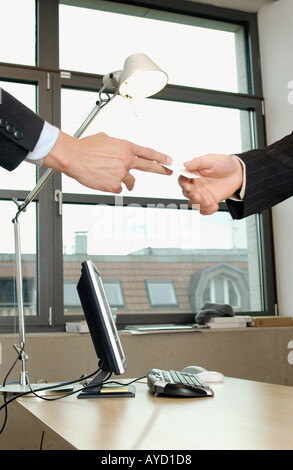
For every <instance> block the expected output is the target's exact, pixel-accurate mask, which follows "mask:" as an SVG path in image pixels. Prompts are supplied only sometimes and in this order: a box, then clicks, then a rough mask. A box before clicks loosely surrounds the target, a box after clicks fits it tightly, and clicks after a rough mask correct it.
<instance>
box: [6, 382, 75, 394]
mask: <svg viewBox="0 0 293 470" xmlns="http://www.w3.org/2000/svg"><path fill="white" fill-rule="evenodd" d="M73 389H74V387H73V385H71V384H70V385H67V384H58V383H57V382H56V383H55V382H54V383H39V384H35V383H34V384H31V385H21V384H19V383H15V384H7V385H5V386H4V387H0V394H7V395H18V394H23V393H25V394H27V395H28V396H35V395H34V394H33V393H31V394H30V391H32V392H35V393H38V395H39V396H47V395H52V394H54V395H55V394H56V393H64V392H71V391H73Z"/></svg>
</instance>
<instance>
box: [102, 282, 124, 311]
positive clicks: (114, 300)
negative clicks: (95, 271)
mask: <svg viewBox="0 0 293 470" xmlns="http://www.w3.org/2000/svg"><path fill="white" fill-rule="evenodd" d="M104 287H105V292H106V294H107V297H108V300H109V304H110V306H111V307H114V308H117V307H118V308H123V307H124V306H125V304H124V298H123V291H122V286H121V281H120V279H118V280H117V281H104Z"/></svg>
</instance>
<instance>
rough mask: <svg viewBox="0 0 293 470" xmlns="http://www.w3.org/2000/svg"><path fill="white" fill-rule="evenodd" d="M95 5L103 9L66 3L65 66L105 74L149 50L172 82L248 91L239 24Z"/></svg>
mask: <svg viewBox="0 0 293 470" xmlns="http://www.w3.org/2000/svg"><path fill="white" fill-rule="evenodd" d="M95 4H96V5H101V10H98V9H90V8H79V7H72V6H67V5H60V31H59V36H60V68H62V69H67V70H78V71H82V72H90V73H96V74H102V75H105V74H107V73H110V72H113V71H115V70H121V69H122V67H123V63H124V60H125V59H126V57H128V56H129V55H131V54H133V53H136V52H144V53H146V54H147V55H148V56H149V57H150V58H151V59H152V60H153V61H154V62H155V63H156V64H157V65H159V67H161V68H162V69H163V70H164V71H165V72H166V73H167V74H168V76H169V83H171V84H176V85H183V86H192V87H199V88H209V89H215V90H223V91H232V92H238V91H241V92H243V93H244V92H247V77H246V75H247V74H246V65H245V64H246V60H245V52H244V33H243V28H242V27H240V26H239V25H232V24H229V23H220V22H216V21H208V20H205V19H200V18H193V17H192V16H191V15H188V16H185V15H177V14H173V13H166V12H160V11H155V10H150V9H149V8H147V9H146V8H140V7H129V6H127V7H125V6H124V7H123V5H115V6H114V7H113V11H112V12H110V11H102V10H107V9H109V5H108V6H107V3H105V2H98V3H97V2H95ZM96 8H99V6H96ZM110 8H111V7H110ZM123 10H124V11H123ZM121 13H122V14H121ZM123 13H124V14H123ZM111 32H113V36H112V37H113V38H114V36H115V39H114V40H111V39H112V38H111ZM89 45H91V47H89ZM158 45H159V47H158Z"/></svg>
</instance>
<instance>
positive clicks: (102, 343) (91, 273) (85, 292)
mask: <svg viewBox="0 0 293 470" xmlns="http://www.w3.org/2000/svg"><path fill="white" fill-rule="evenodd" d="M81 266H82V268H81V276H80V279H79V282H78V284H77V291H78V294H79V297H80V301H81V305H82V308H83V311H84V314H85V318H86V321H87V324H88V328H89V332H90V334H91V339H92V342H93V345H94V348H95V351H96V354H97V357H98V359H99V367H100V372H99V373H98V375H97V376H96V377H95V378H94V379H93V380H92V381H91V382H90V384H89V385H88V386H87V387H85V389H84V390H83V391H82V392H81V394H79V395H78V398H85V397H96V396H98V397H100V396H106V395H105V394H104V393H103V394H102V393H101V386H102V383H103V380H105V377H107V375H108V374H109V373H111V372H112V373H114V374H116V375H120V374H123V373H124V372H125V370H126V367H127V361H126V357H125V354H124V351H123V348H122V344H121V341H120V338H119V335H118V331H117V328H116V324H115V321H114V319H113V316H112V311H111V308H110V305H109V302H108V299H107V295H106V292H105V289H104V285H103V281H102V278H101V274H100V272H99V270H98V269H97V267H96V266H95V265H94V263H93V262H92V261H91V260H88V261H84V262H83V263H82V265H81ZM120 395H121V394H120V393H119V396H120ZM111 396H115V394H113V395H111Z"/></svg>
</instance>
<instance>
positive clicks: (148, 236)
mask: <svg viewBox="0 0 293 470" xmlns="http://www.w3.org/2000/svg"><path fill="white" fill-rule="evenodd" d="M117 202H118V200H117ZM80 233H83V234H85V233H86V239H87V241H86V243H83V253H81V252H80V250H79V249H77V250H76V246H80V245H79V244H78V241H77V240H76V237H78V236H79V234H80ZM257 240H258V236H257V216H252V217H249V218H247V219H244V220H242V221H235V220H232V219H231V217H230V215H229V214H228V213H226V212H218V213H216V214H214V215H212V216H209V217H203V216H200V214H199V212H198V211H195V210H193V211H191V210H186V207H185V208H184V207H182V208H181V209H172V208H171V207H170V208H168V209H167V208H163V207H161V206H158V207H155V208H151V207H148V208H142V207H139V206H138V205H132V206H130V205H129V206H126V207H121V206H119V204H118V203H117V204H116V206H114V207H110V206H107V205H96V206H86V205H69V204H64V205H63V253H64V254H63V267H64V283H65V284H68V283H73V282H75V285H76V284H77V281H78V279H79V276H80V267H81V263H82V262H83V261H85V260H86V259H91V260H92V261H93V262H94V263H95V265H96V266H97V268H98V269H99V270H100V272H101V274H102V278H103V280H104V282H105V283H106V284H107V282H108V281H109V282H111V281H113V280H115V279H116V280H117V279H119V281H120V283H121V289H122V291H123V298H124V305H123V308H121V309H119V306H118V313H120V314H123V313H127V314H129V313H130V314H139V313H143V314H148V313H166V312H168V310H167V309H166V305H167V303H168V305H169V306H171V307H170V310H169V311H170V313H179V314H180V313H195V312H197V311H199V310H200V309H201V308H202V306H203V304H204V302H205V301H206V300H212V299H216V300H217V301H220V300H219V299H227V298H230V299H231V301H233V307H235V311H236V312H237V311H259V310H261V309H262V308H263V298H262V293H261V285H262V282H261V278H262V272H261V270H260V266H261V265H262V263H261V259H260V255H259V250H258V242H257ZM217 280H220V282H218V281H217ZM150 281H151V282H152V285H153V286H155V288H156V287H158V286H160V291H158V290H153V291H152V292H151V295H155V297H152V298H151V296H150V290H149V282H150ZM216 283H217V286H216V287H215V284H216ZM231 286H233V289H232V290H231ZM170 287H172V291H171V290H170ZM215 292H216V297H215ZM235 293H237V302H236V300H235V303H234V300H233V299H234V298H235ZM211 295H214V297H211ZM150 298H151V300H152V299H153V300H154V299H155V301H154V302H151V303H150ZM167 301H168V302H167ZM66 308H67V307H66V306H65V309H66ZM77 310H78V309H77ZM77 310H76V312H77ZM71 313H72V312H71ZM79 313H81V309H79ZM146 321H147V318H146Z"/></svg>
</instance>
